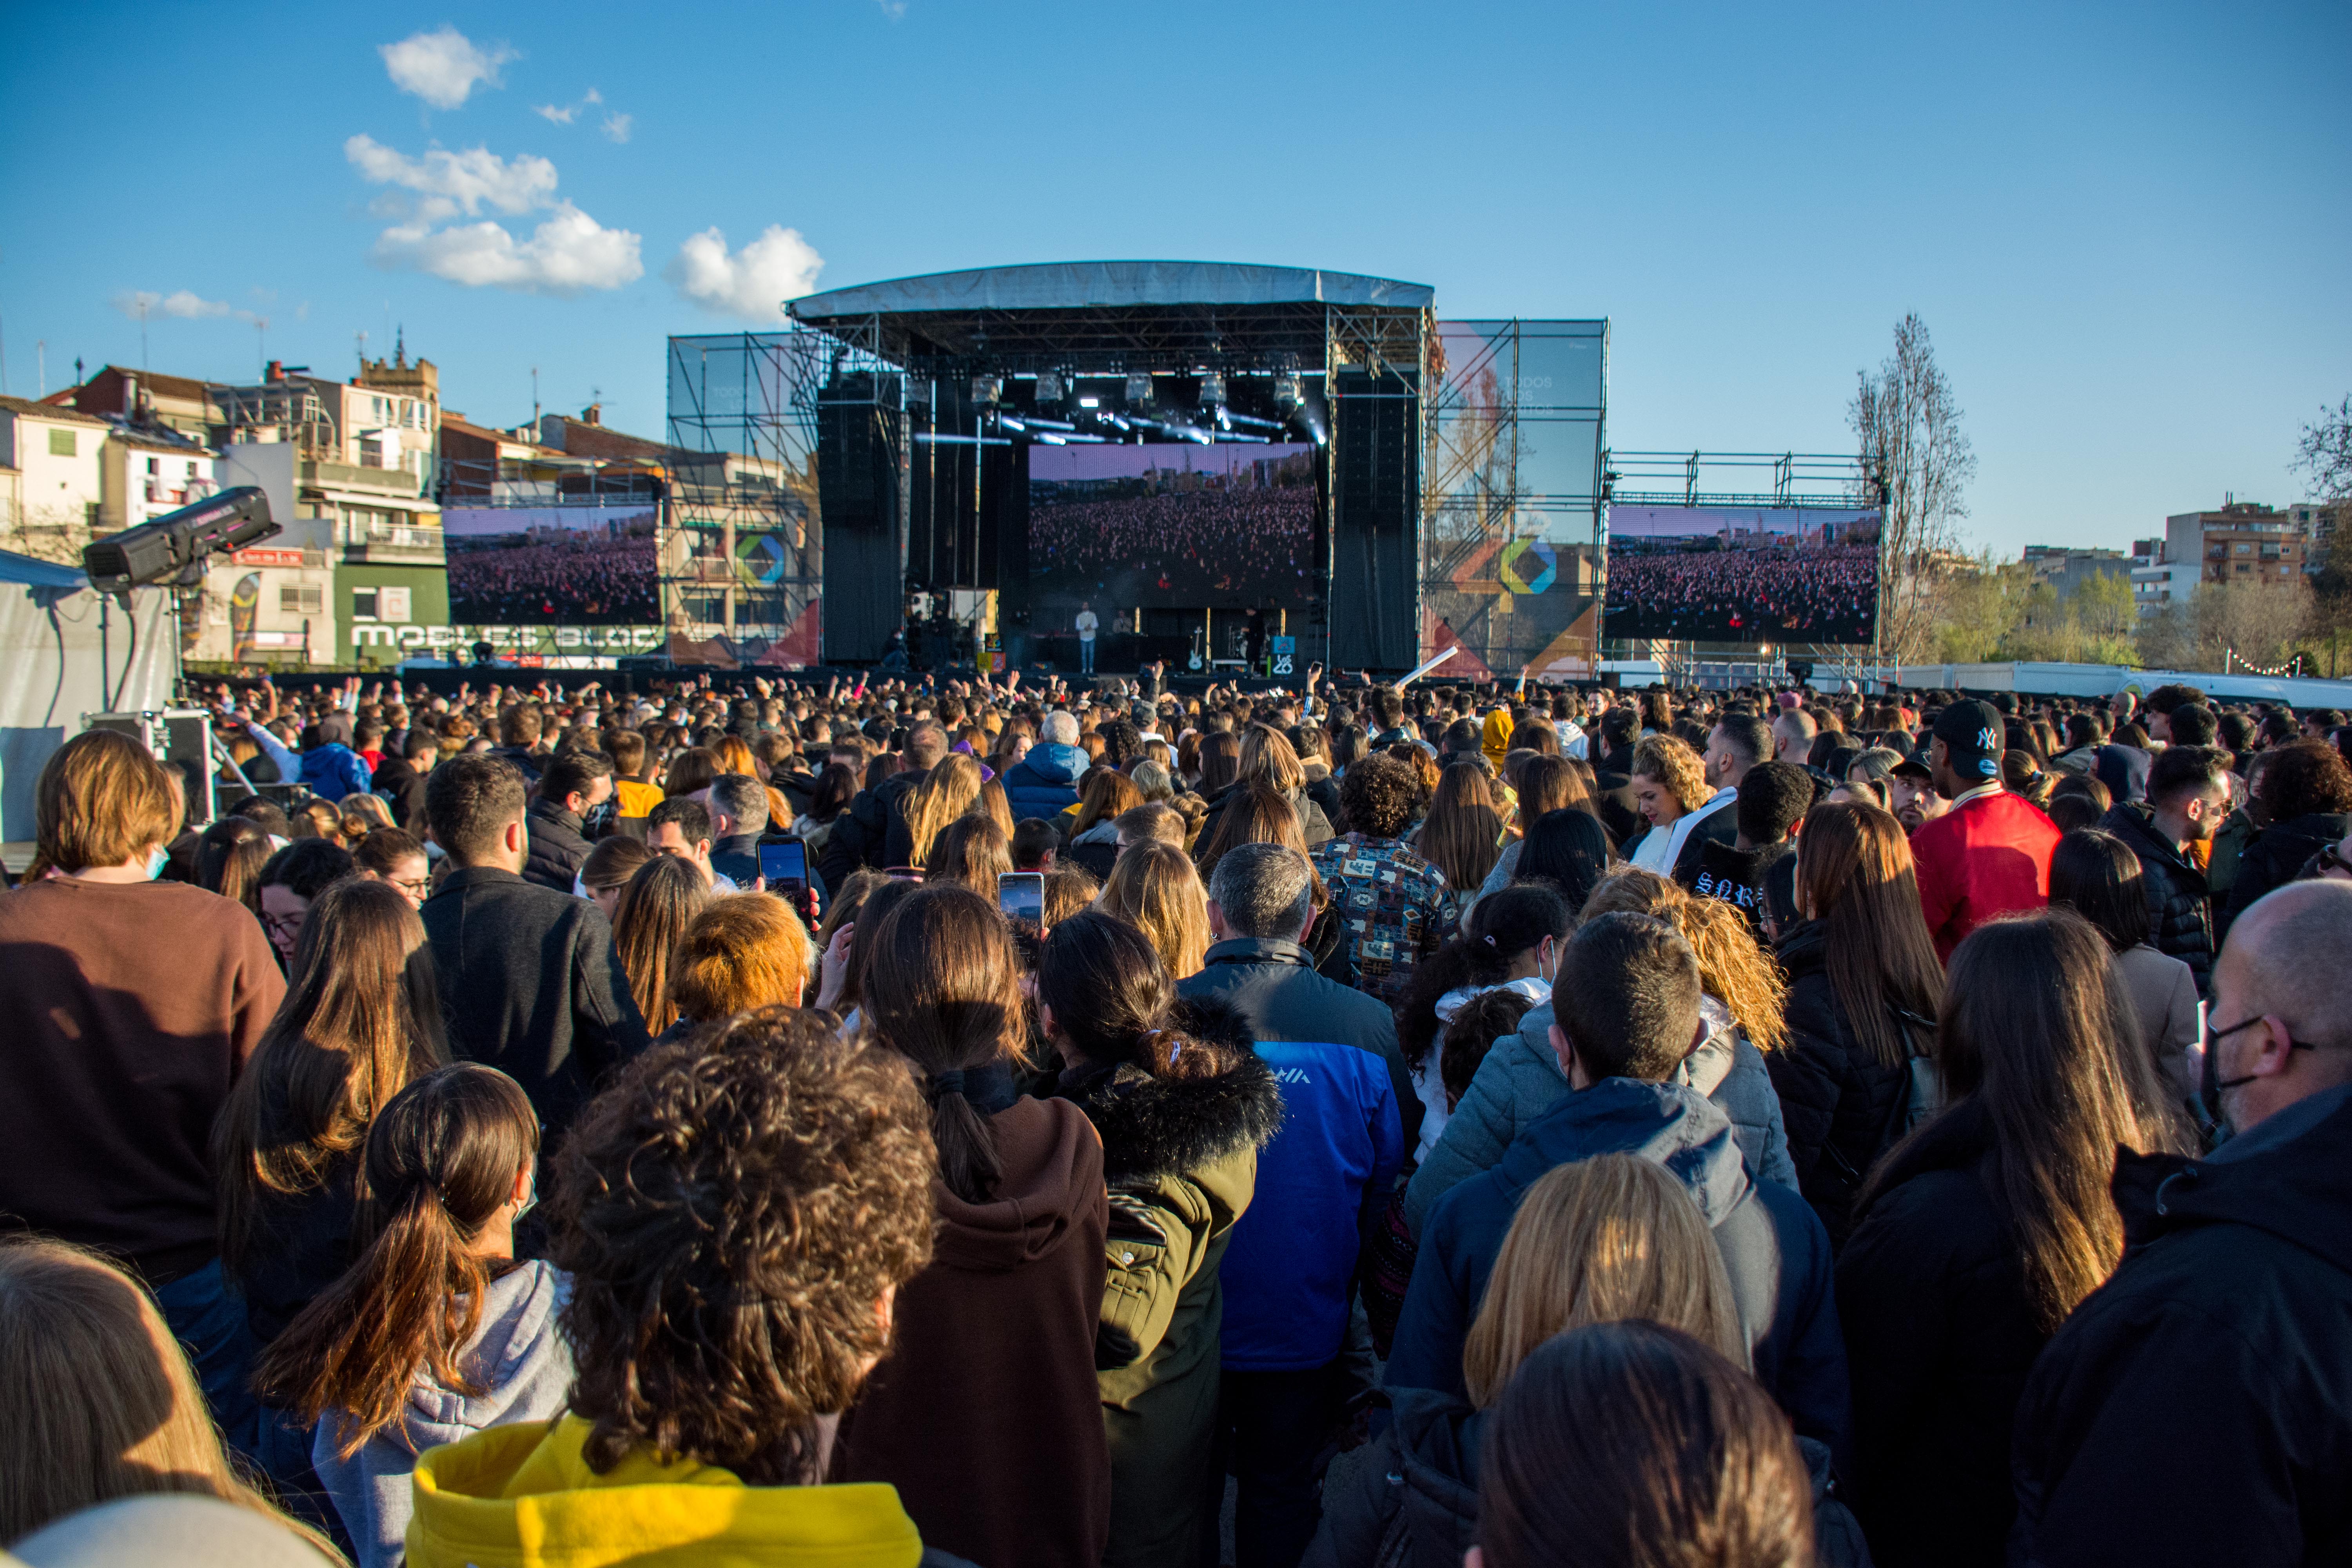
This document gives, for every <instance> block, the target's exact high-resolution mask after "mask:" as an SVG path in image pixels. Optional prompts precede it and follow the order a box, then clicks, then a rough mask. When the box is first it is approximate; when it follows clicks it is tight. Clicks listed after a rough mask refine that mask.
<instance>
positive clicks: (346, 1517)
mask: <svg viewBox="0 0 2352 1568" xmlns="http://www.w3.org/2000/svg"><path fill="white" fill-rule="evenodd" d="M571 1289H572V1282H571V1280H570V1279H568V1278H567V1277H566V1276H565V1275H564V1274H563V1273H562V1270H560V1269H558V1268H555V1266H554V1265H552V1264H549V1263H526V1264H523V1265H522V1266H521V1267H520V1268H515V1269H512V1270H510V1271H509V1272H508V1273H506V1274H504V1275H501V1276H500V1277H499V1278H498V1279H494V1280H492V1281H491V1282H490V1289H489V1291H488V1297H487V1299H486V1300H485V1301H484V1302H483V1309H482V1321H481V1325H480V1327H478V1329H476V1330H475V1331H474V1337H473V1338H472V1339H471V1340H468V1341H467V1342H466V1348H465V1349H464V1351H462V1352H459V1354H458V1358H457V1364H458V1368H459V1370H460V1371H461V1372H463V1373H465V1375H466V1377H467V1381H469V1382H473V1383H478V1384H483V1385H485V1386H486V1387H487V1389H488V1392H487V1393H484V1394H470V1395H469V1394H457V1393H455V1392H453V1391H451V1390H449V1389H447V1388H444V1387H443V1386H441V1384H437V1383H435V1382H433V1381H432V1380H431V1375H430V1374H429V1373H426V1372H425V1371H424V1370H423V1369H422V1368H420V1369H418V1372H417V1375H416V1379H415V1382H413V1383H411V1384H409V1388H408V1402H407V1404H406V1405H404V1407H403V1408H402V1410H401V1413H400V1415H399V1418H398V1419H396V1420H394V1422H393V1423H392V1425H390V1426H386V1427H384V1428H383V1430H382V1431H380V1432H377V1433H376V1434H375V1435H374V1436H372V1437H370V1438H369V1439H368V1440H367V1441H366V1442H365V1443H363V1444H362V1445H361V1446H360V1450H359V1452H358V1453H356V1454H354V1455H352V1457H351V1458H348V1459H345V1458H339V1457H338V1451H339V1450H340V1449H341V1446H342V1437H343V1434H344V1433H345V1432H346V1431H348V1430H349V1428H350V1426H351V1422H350V1418H349V1417H348V1416H346V1415H343V1414H342V1413H341V1412H340V1411H333V1410H331V1411H329V1412H327V1414H326V1415H325V1416H324V1417H323V1418H321V1419H320V1422H319V1429H318V1432H317V1434H316V1435H315V1436H313V1437H312V1438H311V1439H310V1463H311V1465H312V1467H313V1468H316V1469H317V1470H318V1472H319V1479H320V1482H321V1483H322V1484H323V1485H324V1486H325V1487H326V1489H327V1495H328V1496H330V1497H331V1498H333V1499H334V1500H335V1511H336V1512H337V1513H339V1514H341V1515H342V1518H343V1528H344V1529H346V1530H348V1531H351V1533H352V1544H353V1545H354V1546H356V1547H358V1549H359V1563H360V1568H399V1565H400V1563H402V1562H403V1561H404V1559H405V1557H406V1555H407V1538H408V1516H409V1511H410V1508H411V1503H410V1497H409V1484H410V1483H409V1475H410V1472H411V1471H413V1470H415V1468H416V1456H417V1455H419V1454H421V1453H423V1452H424V1451H425V1449H427V1448H430V1447H435V1446H436V1445H437V1444H442V1443H454V1442H456V1441H457V1440H458V1439H459V1438H461V1437H467V1436H472V1435H473V1434H474V1433H476V1432H479V1431H481V1430H482V1429H483V1428H484V1427H486V1426H504V1425H505V1424H506V1423H508V1422H509V1421H544V1420H548V1419H550V1418H551V1417H552V1416H554V1415H558V1414H560V1413H561V1412H562V1409H563V1402H564V1396H565V1394H567V1392H568V1391H569V1390H570V1388H571V1386H572V1352H571V1349H570V1347H568V1346H567V1345H565V1344H564V1342H563V1341H562V1337H561V1336H559V1335H558V1334H557V1333H556V1331H555V1312H556V1309H557V1307H559V1306H560V1305H562V1300H563V1299H564V1297H566V1296H567V1295H569V1294H570V1293H571Z"/></svg>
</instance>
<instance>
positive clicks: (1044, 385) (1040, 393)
mask: <svg viewBox="0 0 2352 1568" xmlns="http://www.w3.org/2000/svg"><path fill="white" fill-rule="evenodd" d="M1061 401H1062V373H1061V372H1059V371H1055V370H1047V371H1040V372H1038V374H1037V406H1038V407H1040V408H1044V407H1045V406H1046V405H1049V404H1055V403H1059V402H1061Z"/></svg>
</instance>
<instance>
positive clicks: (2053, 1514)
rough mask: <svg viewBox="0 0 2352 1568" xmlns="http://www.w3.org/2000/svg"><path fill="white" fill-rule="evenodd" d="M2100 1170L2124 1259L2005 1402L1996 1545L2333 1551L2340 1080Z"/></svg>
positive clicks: (2345, 1185)
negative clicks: (2006, 1500) (2250, 1123)
mask: <svg viewBox="0 0 2352 1568" xmlns="http://www.w3.org/2000/svg"><path fill="white" fill-rule="evenodd" d="M2114 1190H2115V1197H2116V1208H2117V1210H2119V1211H2120V1212H2121V1213H2122V1215H2123V1219H2124V1236H2125V1249H2124V1260H2123V1263H2122V1265H2121V1266H2120V1267H2118V1268H2116V1272H2115V1276H2114V1278H2112V1279H2109V1280H2108V1281H2107V1283H2106V1284H2105V1286H2103V1287H2102V1288H2100V1289H2098V1290H2096V1291H2095V1292H2094V1293H2093V1294H2092V1295H2091V1296H2090V1298H2089V1299H2088V1300H2085V1301H2084V1302H2083V1304H2082V1305H2081V1306H2079V1307H2077V1308H2075V1310H2074V1316H2073V1317H2071V1318H2069V1319H2068V1320H2067V1321H2066V1323H2065V1326H2064V1327H2063V1328H2061V1329H2060V1330H2059V1331H2058V1333H2057V1335H2056V1337H2055V1338H2053V1340H2052V1341H2051V1342H2050V1347H2049V1349H2048V1350H2046V1351H2044V1352H2042V1359H2041V1360H2040V1361H2039V1362H2038V1363H2035V1364H2034V1368H2033V1373H2032V1377H2031V1378H2029V1379H2028V1380H2027V1382H2026V1386H2025V1395H2024V1398H2023V1399H2022V1400H2021V1402H2020V1403H2019V1405H2018V1412H2017V1452H2016V1464H2015V1470H2014V1477H2013V1479H2014V1480H2015V1482H2016V1495H2017V1510H2018V1517H2017V1528H2016V1531H2015V1533H2014V1534H2013V1535H2012V1536H2011V1541H2010V1552H2011V1556H2010V1561H2011V1562H2012V1563H2021V1564H2042V1565H2045V1568H2074V1565H2075V1564H2078V1563H2082V1564H2088V1563H2133V1564H2152V1565H2156V1568H2165V1565H2168V1564H2173V1563H2180V1564H2189V1563H2231V1564H2232V1565H2233V1568H2291V1565H2294V1564H2316V1563H2345V1562H2352V1485H2347V1478H2352V1089H2347V1088H2338V1089H2330V1090H2327V1091H2326V1092H2324V1093H2322V1094H2318V1095H2315V1096H2313V1097H2312V1098H2311V1099H2309V1100H2303V1101H2301V1102H2299V1103H2297V1104H2295V1105H2292V1106H2290V1107H2288V1108H2287V1109H2286V1110H2282V1111H2279V1112H2277V1113H2275V1114H2273V1116H2272V1117H2271V1118H2270V1119H2269V1120H2268V1121H2263V1122H2262V1123H2260V1124H2258V1125H2257V1126H2255V1127H2253V1128H2252V1129H2251V1130H2250V1131H2246V1132H2243V1133H2241V1134H2240V1135H2239V1136H2238V1137H2236V1138H2233V1139H2231V1141H2230V1142H2227V1143H2225V1144H2223V1145H2222V1146H2221V1149H2220V1150H2219V1151H2217V1152H2215V1153H2214V1154H2212V1155H2211V1156H2210V1157H2208V1158H2206V1159H2203V1160H2189V1159H2183V1158H2181V1157H2180V1156H2179V1155H2163V1154H2156V1155H2135V1154H2129V1153H2126V1154H2124V1155H2123V1156H2122V1157H2121V1158H2120V1159H2119V1160H2118V1162H2117V1163H2116V1178H2115V1189H2114Z"/></svg>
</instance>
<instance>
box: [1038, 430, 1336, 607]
mask: <svg viewBox="0 0 2352 1568" xmlns="http://www.w3.org/2000/svg"><path fill="white" fill-rule="evenodd" d="M1315 506H1316V496H1315V448H1314V447H1309V446H1294V445H1288V444H1274V445H1263V446H1262V445H1259V444H1256V443H1255V442H1251V443H1235V444H1233V445H1219V446H1214V447H1202V446H1198V445H1195V444H1192V443H1173V444H1166V445H1159V444H1154V445H1145V446H1100V447H1096V446H1071V447H1045V446H1040V447H1034V448H1032V450H1031V452H1030V454H1029V573H1030V594H1031V599H1032V602H1033V603H1034V604H1035V605H1039V606H1041V607H1050V608H1075V607H1076V605H1078V604H1079V602H1080V601H1086V602H1087V603H1090V604H1092V605H1094V606H1095V608H1096V609H1097V612H1100V611H1102V610H1103V609H1104V607H1105V606H1107V605H1118V606H1121V607H1125V606H1129V605H1144V606H1153V607H1171V606H1176V607H1188V608H1189V607H1192V606H1197V605H1206V606H1209V607H1212V608H1217V609H1246V608H1249V607H1252V606H1259V607H1266V608H1274V607H1283V608H1287V607H1290V606H1293V605H1303V604H1304V603H1305V602H1306V600H1307V596H1308V593H1309V587H1310V584H1311V582H1312V579H1313V573H1314V567H1315V563H1314V548H1315Z"/></svg>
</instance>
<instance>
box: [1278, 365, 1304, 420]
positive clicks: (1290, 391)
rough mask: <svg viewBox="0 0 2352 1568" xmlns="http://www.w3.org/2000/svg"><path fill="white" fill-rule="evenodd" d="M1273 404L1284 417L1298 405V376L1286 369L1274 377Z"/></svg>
mask: <svg viewBox="0 0 2352 1568" xmlns="http://www.w3.org/2000/svg"><path fill="white" fill-rule="evenodd" d="M1274 405H1275V407H1276V408H1277V409H1279V410H1280V411H1281V412H1282V414H1283V415H1284V416H1286V417H1287V416H1288V415H1289V413H1290V411H1291V410H1292V409H1294V408H1296V407H1297V406H1298V378H1297V376H1295V375H1293V374H1291V373H1290V372H1288V371H1284V372H1283V373H1282V374H1280V375H1277V376H1276V377H1275V378H1274Z"/></svg>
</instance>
